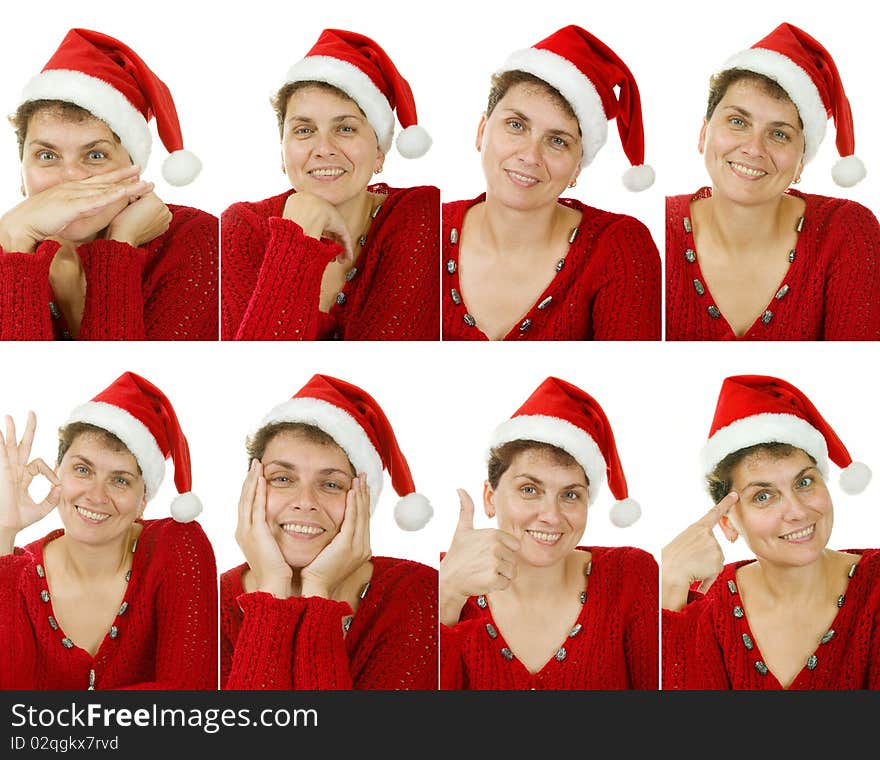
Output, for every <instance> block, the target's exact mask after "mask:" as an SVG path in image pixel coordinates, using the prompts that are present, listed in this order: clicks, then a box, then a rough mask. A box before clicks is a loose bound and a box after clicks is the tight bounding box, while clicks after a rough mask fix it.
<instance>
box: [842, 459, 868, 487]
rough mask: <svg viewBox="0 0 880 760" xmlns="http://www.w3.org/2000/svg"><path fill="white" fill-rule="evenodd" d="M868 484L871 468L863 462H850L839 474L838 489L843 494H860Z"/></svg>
mask: <svg viewBox="0 0 880 760" xmlns="http://www.w3.org/2000/svg"><path fill="white" fill-rule="evenodd" d="M870 482H871V468H870V467H868V465H866V464H865V463H864V462H852V463H851V464H850V465H849V466H848V467H846V468H845V469H844V470H843V471H842V472H841V473H840V488H841V490H842V491H843V492H844V493H848V494H853V495H854V494H857V493H861V492H862V491H864V490H865V488H867V486H868V483H870Z"/></svg>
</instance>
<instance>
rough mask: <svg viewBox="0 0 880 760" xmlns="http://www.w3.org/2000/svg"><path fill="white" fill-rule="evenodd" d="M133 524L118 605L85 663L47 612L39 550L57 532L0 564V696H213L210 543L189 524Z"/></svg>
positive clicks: (214, 663) (214, 589)
mask: <svg viewBox="0 0 880 760" xmlns="http://www.w3.org/2000/svg"><path fill="white" fill-rule="evenodd" d="M143 526H144V527H143V530H142V531H141V535H140V537H139V538H138V541H137V544H136V551H135V554H134V557H133V561H132V567H131V576H130V580H129V582H128V587H127V589H126V592H125V597H124V602H123V604H122V606H121V607H120V609H119V613H118V614H117V616H116V619H115V620H114V621H113V627H112V628H111V629H110V631H109V632H108V633H107V636H106V637H105V638H104V641H103V642H102V643H101V646H100V647H99V648H98V651H97V653H96V654H95V656H94V657H92V656H91V655H90V654H89V653H88V652H86V651H85V650H84V649H80V648H79V647H78V646H76V645H75V644H73V643H72V642H70V640H69V639H66V637H65V634H64V631H63V630H61V628H60V627H59V625H58V623H57V622H56V620H55V616H54V615H55V613H54V611H53V609H52V599H51V595H50V593H49V586H48V584H47V582H46V577H45V571H44V570H43V567H44V565H43V548H44V547H45V545H46V544H47V543H48V542H49V541H52V540H53V539H55V538H58V537H59V536H60V535H62V534H63V531H61V530H56V531H53V532H52V533H50V534H49V535H48V536H46V537H45V538H43V539H41V540H39V541H35V542H34V543H32V544H29V545H28V546H26V547H25V548H24V549H23V550H22V549H16V550H15V553H14V554H10V555H8V556H4V557H0V640H2V642H3V645H2V646H0V688H3V689H88V688H89V684H90V682H91V683H93V685H94V687H95V688H96V689H216V688H217V568H216V565H215V562H214V552H213V550H212V549H211V544H210V543H209V542H208V539H207V537H206V536H205V533H204V531H203V530H202V528H201V526H199V524H198V523H195V522H191V523H185V524H184V523H178V522H175V521H174V520H172V519H170V518H166V519H163V520H145V521H144V523H143ZM44 600H45V601H44ZM65 642H67V644H69V646H68V645H67V644H65Z"/></svg>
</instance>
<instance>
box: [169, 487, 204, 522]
mask: <svg viewBox="0 0 880 760" xmlns="http://www.w3.org/2000/svg"><path fill="white" fill-rule="evenodd" d="M201 511H202V502H201V501H200V500H199V497H198V496H196V495H195V494H194V493H193V492H192V491H188V492H187V493H182V494H179V495H177V496H175V497H174V501H172V502H171V516H172V517H173V518H174V519H175V520H177V522H181V523H188V522H192V521H193V520H195V519H196V518H197V517H198V516H199V513H200V512H201Z"/></svg>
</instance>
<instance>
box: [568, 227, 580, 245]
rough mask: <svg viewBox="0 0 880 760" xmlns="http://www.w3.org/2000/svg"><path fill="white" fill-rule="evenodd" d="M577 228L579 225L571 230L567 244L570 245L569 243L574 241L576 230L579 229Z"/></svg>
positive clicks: (576, 234)
mask: <svg viewBox="0 0 880 760" xmlns="http://www.w3.org/2000/svg"><path fill="white" fill-rule="evenodd" d="M579 230H580V227H575V228H574V229H573V230H572V231H571V235H569V236H568V244H569V245H571V244H572V243H573V242H574V241H575V238H576V237H577V236H578V231H579Z"/></svg>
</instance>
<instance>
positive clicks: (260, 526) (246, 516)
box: [235, 459, 293, 599]
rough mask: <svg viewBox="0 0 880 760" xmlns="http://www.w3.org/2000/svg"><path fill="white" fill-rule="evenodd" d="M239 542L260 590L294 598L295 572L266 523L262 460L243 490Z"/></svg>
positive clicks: (256, 462) (255, 462) (255, 463)
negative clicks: (292, 590) (292, 594)
mask: <svg viewBox="0 0 880 760" xmlns="http://www.w3.org/2000/svg"><path fill="white" fill-rule="evenodd" d="M235 540H236V541H237V542H238V545H239V546H240V547H241V550H242V551H243V552H244V556H245V559H246V560H247V563H248V567H249V568H250V571H251V572H252V573H253V577H254V580H255V582H256V589H257V590H258V591H265V592H267V593H269V594H272V595H273V596H276V597H278V598H279V599H287V598H288V597H289V596H290V595H291V587H290V580H291V578H292V577H293V571H292V570H291V569H290V565H288V564H287V562H286V561H285V559H284V555H283V554H282V553H281V549H280V548H279V546H278V542H277V541H276V540H275V536H273V535H272V531H271V529H270V528H269V523H268V522H266V478H264V477H263V464H262V462H260V460H259V459H254V460H253V461H252V462H251V469H250V470H249V471H248V474H247V477H246V478H245V479H244V485H243V486H242V487H241V497H240V498H239V500H238V527H237V528H236V529H235Z"/></svg>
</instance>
